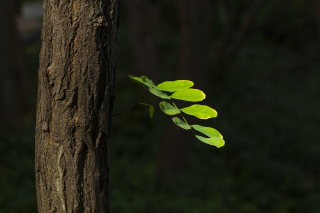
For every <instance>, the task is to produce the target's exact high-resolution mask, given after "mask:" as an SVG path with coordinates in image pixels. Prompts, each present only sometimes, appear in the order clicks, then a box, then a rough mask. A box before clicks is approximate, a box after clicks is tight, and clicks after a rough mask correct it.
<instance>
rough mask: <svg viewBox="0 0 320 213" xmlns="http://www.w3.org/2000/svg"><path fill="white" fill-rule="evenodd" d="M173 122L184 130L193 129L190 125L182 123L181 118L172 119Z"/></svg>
mask: <svg viewBox="0 0 320 213" xmlns="http://www.w3.org/2000/svg"><path fill="white" fill-rule="evenodd" d="M172 120H173V122H174V123H175V124H177V125H178V126H180V127H181V128H183V129H191V127H190V126H189V125H188V124H186V123H185V122H184V121H182V120H181V119H180V118H177V117H174V118H172Z"/></svg>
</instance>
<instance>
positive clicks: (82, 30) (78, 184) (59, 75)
mask: <svg viewBox="0 0 320 213" xmlns="http://www.w3.org/2000/svg"><path fill="white" fill-rule="evenodd" d="M118 7H119V1H118V0H93V1H84V0H68V1H67V0H45V1H44V17H43V29H42V49H41V53H40V68H39V85H38V102H37V118H36V121H37V124H36V158H35V163H36V190H37V200H38V211H39V212H43V213H49V212H59V213H60V212H61V213H64V212H97V213H104V212H109V164H108V144H109V141H110V138H111V127H112V110H113V102H114V86H115V65H116V33H117V25H118V15H119V14H118V13H119V12H118Z"/></svg>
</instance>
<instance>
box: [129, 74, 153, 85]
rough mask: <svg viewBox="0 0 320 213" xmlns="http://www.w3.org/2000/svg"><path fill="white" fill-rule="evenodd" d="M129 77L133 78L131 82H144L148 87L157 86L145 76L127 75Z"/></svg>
mask: <svg viewBox="0 0 320 213" xmlns="http://www.w3.org/2000/svg"><path fill="white" fill-rule="evenodd" d="M129 77H130V78H131V80H133V82H135V83H137V84H139V85H141V84H144V85H146V86H147V87H149V88H153V87H157V86H156V85H155V84H154V83H153V82H152V81H151V80H150V79H149V78H147V77H146V76H141V78H139V77H135V76H132V75H129Z"/></svg>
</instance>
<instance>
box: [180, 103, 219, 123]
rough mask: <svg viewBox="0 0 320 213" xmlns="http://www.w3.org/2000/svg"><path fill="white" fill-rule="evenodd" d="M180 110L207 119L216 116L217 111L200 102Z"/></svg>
mask: <svg viewBox="0 0 320 213" xmlns="http://www.w3.org/2000/svg"><path fill="white" fill-rule="evenodd" d="M181 111H182V112H184V113H186V114H188V115H193V116H195V117H197V118H200V119H208V118H215V117H217V111H215V110H214V109H212V108H210V107H208V106H205V105H200V104H194V105H191V106H189V107H186V108H183V109H181Z"/></svg>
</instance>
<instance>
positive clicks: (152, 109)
mask: <svg viewBox="0 0 320 213" xmlns="http://www.w3.org/2000/svg"><path fill="white" fill-rule="evenodd" d="M153 114H154V107H153V106H152V105H150V106H149V115H150V118H152V117H153Z"/></svg>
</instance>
